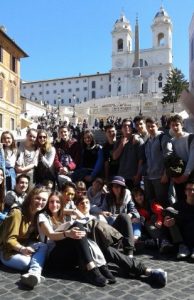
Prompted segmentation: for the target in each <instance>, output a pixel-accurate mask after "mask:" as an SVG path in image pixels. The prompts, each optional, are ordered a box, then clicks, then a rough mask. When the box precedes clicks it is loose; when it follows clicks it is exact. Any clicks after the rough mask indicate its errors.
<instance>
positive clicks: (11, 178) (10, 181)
mask: <svg viewBox="0 0 194 300" xmlns="http://www.w3.org/2000/svg"><path fill="white" fill-rule="evenodd" d="M5 175H6V190H7V191H10V190H14V188H15V184H16V172H15V169H14V168H6V169H5Z"/></svg>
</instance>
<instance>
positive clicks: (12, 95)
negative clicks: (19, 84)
mask: <svg viewBox="0 0 194 300" xmlns="http://www.w3.org/2000/svg"><path fill="white" fill-rule="evenodd" d="M10 102H11V103H15V88H14V87H13V86H11V88H10Z"/></svg>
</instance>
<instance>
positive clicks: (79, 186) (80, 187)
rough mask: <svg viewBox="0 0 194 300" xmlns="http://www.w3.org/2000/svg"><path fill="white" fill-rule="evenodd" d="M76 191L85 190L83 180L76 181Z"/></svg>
mask: <svg viewBox="0 0 194 300" xmlns="http://www.w3.org/2000/svg"><path fill="white" fill-rule="evenodd" d="M75 186H76V189H77V191H86V189H87V188H86V184H85V182H84V181H77V182H76V183H75Z"/></svg>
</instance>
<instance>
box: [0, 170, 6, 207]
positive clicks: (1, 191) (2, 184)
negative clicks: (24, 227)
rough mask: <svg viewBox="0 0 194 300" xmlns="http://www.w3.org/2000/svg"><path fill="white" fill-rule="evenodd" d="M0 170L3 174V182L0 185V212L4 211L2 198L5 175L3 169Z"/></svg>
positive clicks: (3, 195)
mask: <svg viewBox="0 0 194 300" xmlns="http://www.w3.org/2000/svg"><path fill="white" fill-rule="evenodd" d="M0 170H1V171H2V173H3V177H4V179H3V181H2V183H1V184H0V211H3V209H4V197H5V174H4V170H3V168H1V167H0Z"/></svg>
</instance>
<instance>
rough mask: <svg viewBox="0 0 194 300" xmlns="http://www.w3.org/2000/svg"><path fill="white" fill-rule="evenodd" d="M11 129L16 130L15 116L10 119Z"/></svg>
mask: <svg viewBox="0 0 194 300" xmlns="http://www.w3.org/2000/svg"><path fill="white" fill-rule="evenodd" d="M10 129H11V130H15V120H14V119H13V118H11V119H10Z"/></svg>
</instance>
